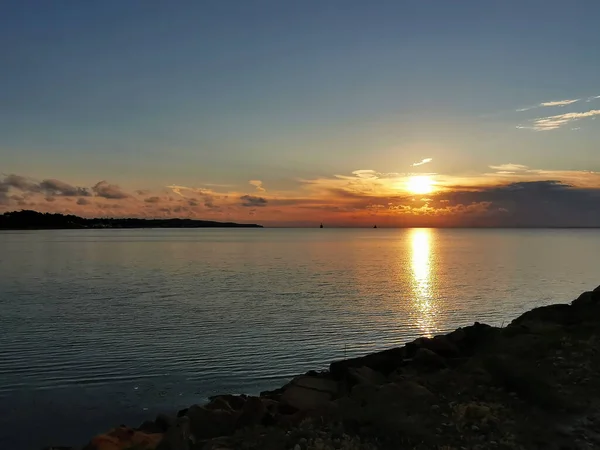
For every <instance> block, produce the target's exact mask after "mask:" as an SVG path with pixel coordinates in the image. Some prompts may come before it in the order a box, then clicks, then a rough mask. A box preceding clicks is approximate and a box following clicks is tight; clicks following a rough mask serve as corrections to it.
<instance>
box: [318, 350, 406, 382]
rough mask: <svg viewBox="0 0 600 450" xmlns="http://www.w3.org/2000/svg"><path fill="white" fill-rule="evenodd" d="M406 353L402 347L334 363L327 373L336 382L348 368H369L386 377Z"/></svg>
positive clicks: (397, 365)
mask: <svg viewBox="0 0 600 450" xmlns="http://www.w3.org/2000/svg"><path fill="white" fill-rule="evenodd" d="M405 357H406V351H405V349H404V348H403V347H397V348H392V349H389V350H384V351H382V352H377V353H371V354H370V355H366V356H362V357H359V358H352V359H345V360H342V361H335V362H332V363H331V364H330V365H329V372H330V373H331V375H332V376H333V378H334V379H336V380H341V379H342V378H344V377H345V376H346V374H347V373H348V369H349V368H350V367H363V366H364V367H369V368H371V369H373V370H375V371H377V372H380V373H383V374H384V375H388V374H390V373H392V372H393V371H394V370H395V369H397V368H398V367H400V366H401V365H402V364H403V361H404V358H405Z"/></svg>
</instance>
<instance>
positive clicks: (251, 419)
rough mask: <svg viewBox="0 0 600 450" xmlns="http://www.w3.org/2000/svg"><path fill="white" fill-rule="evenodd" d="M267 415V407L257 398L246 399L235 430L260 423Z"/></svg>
mask: <svg viewBox="0 0 600 450" xmlns="http://www.w3.org/2000/svg"><path fill="white" fill-rule="evenodd" d="M266 414H267V407H266V406H265V404H264V403H263V402H262V401H261V400H260V398H258V397H248V399H247V400H246V402H245V403H244V406H243V407H242V411H241V414H240V416H239V417H238V420H237V424H236V428H243V427H248V426H252V425H259V424H261V423H262V421H263V419H264V417H265V415H266Z"/></svg>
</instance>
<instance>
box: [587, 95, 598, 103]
mask: <svg viewBox="0 0 600 450" xmlns="http://www.w3.org/2000/svg"><path fill="white" fill-rule="evenodd" d="M599 98H600V95H593V96H591V97H588V98H587V99H586V103H589V102H592V101H594V100H598V99H599Z"/></svg>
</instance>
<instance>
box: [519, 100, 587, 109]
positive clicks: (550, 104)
mask: <svg viewBox="0 0 600 450" xmlns="http://www.w3.org/2000/svg"><path fill="white" fill-rule="evenodd" d="M580 100H581V99H580V98H574V99H566V100H551V101H549V102H542V103H538V104H537V105H533V106H526V107H524V108H519V109H517V110H516V111H517V112H523V111H529V110H531V109H536V108H550V107H553V106H567V105H572V104H573V103H577V102H578V101H580Z"/></svg>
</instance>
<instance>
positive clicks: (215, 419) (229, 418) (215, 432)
mask: <svg viewBox="0 0 600 450" xmlns="http://www.w3.org/2000/svg"><path fill="white" fill-rule="evenodd" d="M186 415H187V417H189V426H190V432H191V434H192V435H193V436H194V437H195V438H196V439H207V438H213V437H218V436H229V435H230V434H232V433H233V432H234V431H235V428H236V423H237V419H238V414H237V413H236V412H234V411H231V410H224V409H208V408H206V406H198V405H194V406H190V408H189V409H188V411H187V413H186Z"/></svg>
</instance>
